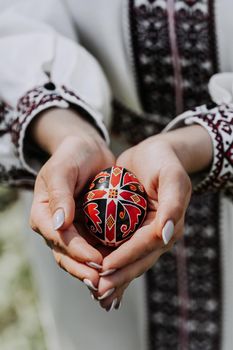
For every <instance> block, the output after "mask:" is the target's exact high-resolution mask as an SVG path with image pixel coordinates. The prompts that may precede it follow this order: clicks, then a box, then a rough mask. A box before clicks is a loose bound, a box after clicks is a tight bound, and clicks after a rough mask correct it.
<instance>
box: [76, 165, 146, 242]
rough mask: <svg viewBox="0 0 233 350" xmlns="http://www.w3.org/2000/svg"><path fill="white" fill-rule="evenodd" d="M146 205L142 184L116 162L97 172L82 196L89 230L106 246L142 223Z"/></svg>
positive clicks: (131, 233) (125, 237)
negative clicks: (115, 164) (116, 164)
mask: <svg viewBox="0 0 233 350" xmlns="http://www.w3.org/2000/svg"><path fill="white" fill-rule="evenodd" d="M146 209H147V199H146V192H145V190H144V188H143V186H142V184H141V183H140V182H139V180H138V179H137V177H136V176H135V175H134V174H132V173H131V172H130V171H129V170H127V169H125V168H122V167H119V166H113V167H111V168H108V169H105V170H102V171H101V172H100V173H99V174H97V175H96V176H95V178H94V179H93V181H92V182H91V184H90V186H89V190H88V192H87V193H86V194H85V195H84V200H83V212H84V216H85V223H86V226H87V228H88V230H89V231H90V232H91V233H92V234H93V235H94V236H95V237H96V238H98V239H99V240H100V241H101V242H102V243H103V244H104V245H108V246H118V245H120V244H121V243H123V242H124V241H126V240H128V239H129V238H130V237H131V236H132V235H133V233H134V232H135V231H136V230H137V229H138V228H139V227H140V226H141V225H142V223H143V221H144V219H145V216H146Z"/></svg>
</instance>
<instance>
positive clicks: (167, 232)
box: [162, 220, 174, 245]
mask: <svg viewBox="0 0 233 350" xmlns="http://www.w3.org/2000/svg"><path fill="white" fill-rule="evenodd" d="M173 235H174V223H173V221H172V220H168V221H167V222H166V224H165V225H164V228H163V230H162V237H163V242H164V244H165V245H167V244H168V243H169V241H170V240H171V238H172V236H173Z"/></svg>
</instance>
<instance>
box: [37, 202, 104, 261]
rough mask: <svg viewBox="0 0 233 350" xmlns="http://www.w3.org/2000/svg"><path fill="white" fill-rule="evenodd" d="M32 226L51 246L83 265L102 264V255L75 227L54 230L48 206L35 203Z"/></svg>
mask: <svg viewBox="0 0 233 350" xmlns="http://www.w3.org/2000/svg"><path fill="white" fill-rule="evenodd" d="M30 224H31V227H32V229H33V230H35V231H37V232H38V231H39V232H40V234H41V235H42V236H43V237H44V238H45V239H46V241H49V242H50V245H51V246H53V247H57V248H59V249H60V250H61V251H63V252H64V253H65V254H66V255H68V256H70V257H71V258H73V259H75V260H77V261H79V262H82V263H90V262H92V263H95V264H97V265H101V264H102V260H103V257H102V255H101V253H100V252H99V251H98V250H97V249H95V248H94V247H92V246H91V245H90V244H88V242H87V241H86V239H85V236H84V234H83V233H82V235H80V234H79V232H78V231H77V229H76V228H75V227H74V226H73V225H71V226H70V227H69V228H68V229H66V230H64V231H62V232H61V231H59V230H57V231H55V230H54V229H53V226H52V223H51V220H50V210H49V206H48V204H38V203H35V202H33V205H32V210H31V219H30Z"/></svg>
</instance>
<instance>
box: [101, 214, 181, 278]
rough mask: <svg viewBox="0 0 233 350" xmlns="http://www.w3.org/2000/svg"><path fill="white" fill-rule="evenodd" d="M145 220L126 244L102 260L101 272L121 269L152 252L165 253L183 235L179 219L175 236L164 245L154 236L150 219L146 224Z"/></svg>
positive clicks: (153, 225) (154, 230) (154, 227)
mask: <svg viewBox="0 0 233 350" xmlns="http://www.w3.org/2000/svg"><path fill="white" fill-rule="evenodd" d="M149 214H152V213H149ZM149 216H150V215H149ZM147 220H148V219H147ZM147 220H146V222H145V226H143V227H141V228H140V229H139V230H138V231H137V232H136V233H135V234H134V235H133V236H132V237H131V238H130V239H129V240H128V241H127V242H125V243H123V244H122V245H121V246H119V247H118V248H117V249H116V250H114V251H113V252H112V253H111V254H109V255H107V256H106V257H105V258H104V260H103V269H102V271H103V272H105V271H109V270H110V271H111V270H119V269H122V268H124V267H125V266H128V265H130V264H132V263H134V262H135V261H137V260H138V259H141V258H143V257H145V256H147V255H149V254H150V253H151V252H153V251H158V252H160V251H166V250H167V249H170V247H171V246H172V245H173V243H174V242H175V241H176V239H179V238H180V237H181V236H182V234H183V227H184V218H181V220H180V221H179V222H178V223H177V224H176V226H175V234H174V235H173V237H172V239H171V240H170V242H169V243H168V245H164V243H163V241H162V240H161V239H160V238H159V237H158V236H157V235H156V226H155V222H154V221H152V217H151V218H150V220H148V221H149V223H148V224H147Z"/></svg>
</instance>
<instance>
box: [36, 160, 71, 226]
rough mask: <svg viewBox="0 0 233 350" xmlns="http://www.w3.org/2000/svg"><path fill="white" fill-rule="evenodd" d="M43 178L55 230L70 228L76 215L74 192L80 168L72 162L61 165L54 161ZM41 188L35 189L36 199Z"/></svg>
mask: <svg viewBox="0 0 233 350" xmlns="http://www.w3.org/2000/svg"><path fill="white" fill-rule="evenodd" d="M41 177H42V179H43V181H44V183H45V186H46V188H47V193H48V202H49V208H50V213H51V217H52V221H53V228H54V230H58V229H66V228H68V227H69V226H70V225H71V224H72V222H73V220H74V215H75V200H74V192H75V187H76V184H77V180H78V168H77V166H76V164H75V163H74V162H72V161H70V162H69V163H66V164H64V165H63V164H61V163H60V160H59V162H57V161H56V160H54V159H53V160H52V161H51V162H50V164H49V165H47V167H46V168H45V170H44V171H43V172H42V174H41ZM39 191H40V187H39V186H36V188H35V197H36V196H37V193H38V192H39Z"/></svg>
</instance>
